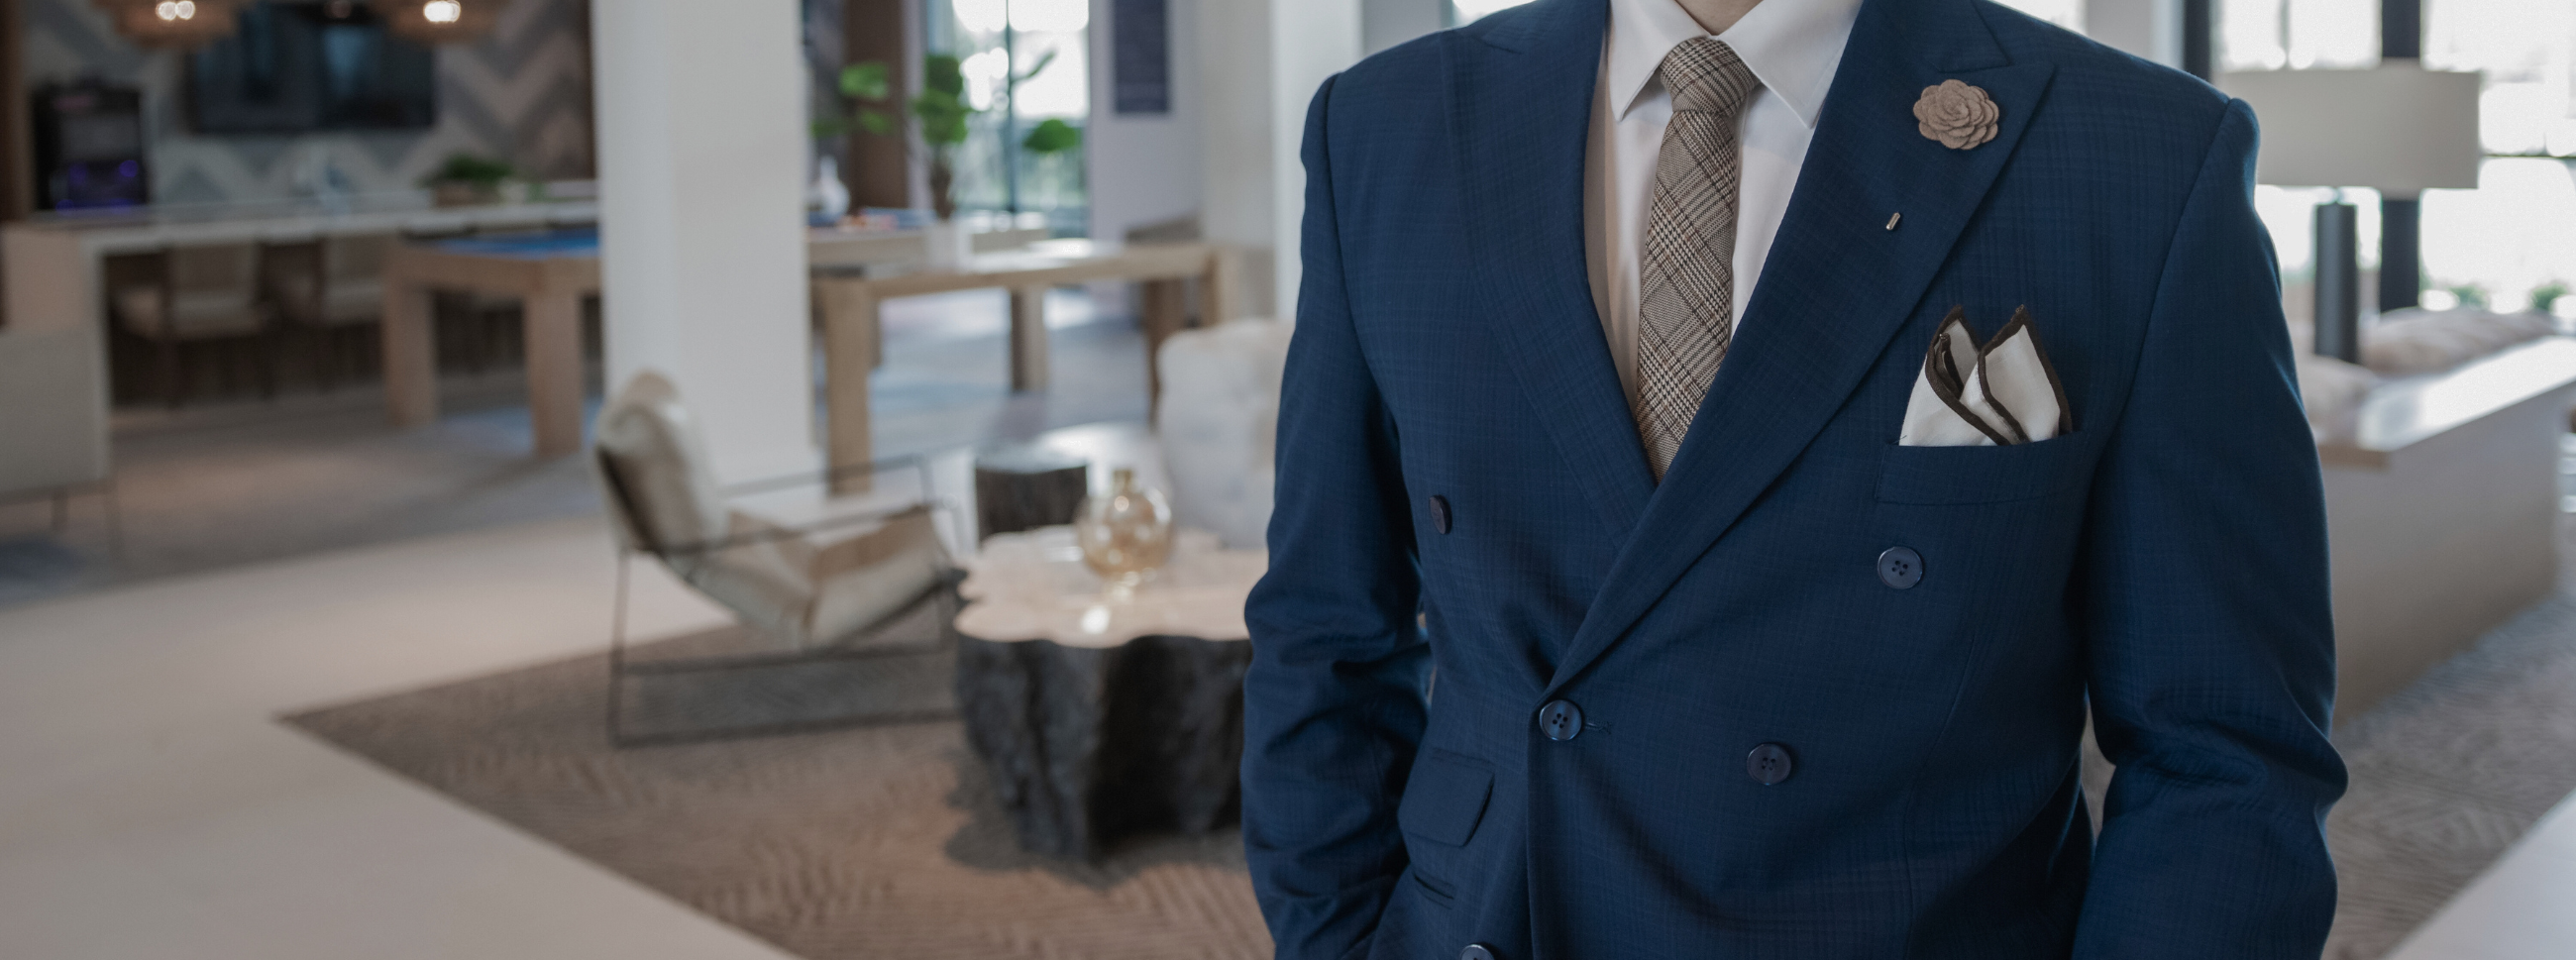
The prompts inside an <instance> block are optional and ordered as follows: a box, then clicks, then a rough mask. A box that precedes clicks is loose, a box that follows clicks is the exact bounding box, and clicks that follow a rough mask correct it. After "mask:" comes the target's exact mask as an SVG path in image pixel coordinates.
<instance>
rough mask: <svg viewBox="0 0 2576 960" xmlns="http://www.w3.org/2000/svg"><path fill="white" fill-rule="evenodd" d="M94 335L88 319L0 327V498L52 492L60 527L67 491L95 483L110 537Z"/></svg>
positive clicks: (103, 409) (111, 495)
mask: <svg viewBox="0 0 2576 960" xmlns="http://www.w3.org/2000/svg"><path fill="white" fill-rule="evenodd" d="M99 339H100V334H99V331H98V330H97V329H96V328H93V327H74V328H71V329H64V330H24V329H19V328H16V327H0V500H17V499H27V498H33V497H40V496H50V497H52V498H53V501H54V530H55V532H56V533H58V534H59V533H61V532H62V531H63V530H64V529H65V528H66V526H67V525H68V524H69V522H70V499H71V495H72V494H73V493H74V492H77V491H79V490H82V489H84V488H96V489H98V490H100V491H101V492H102V493H103V494H104V495H105V497H106V504H107V510H108V524H109V526H108V532H109V535H110V537H111V538H115V537H117V535H118V530H117V528H116V489H115V487H114V486H113V485H111V484H109V482H108V432H107V386H106V383H107V375H106V363H105V360H104V359H103V357H102V353H103V351H102V350H101V344H100V342H99Z"/></svg>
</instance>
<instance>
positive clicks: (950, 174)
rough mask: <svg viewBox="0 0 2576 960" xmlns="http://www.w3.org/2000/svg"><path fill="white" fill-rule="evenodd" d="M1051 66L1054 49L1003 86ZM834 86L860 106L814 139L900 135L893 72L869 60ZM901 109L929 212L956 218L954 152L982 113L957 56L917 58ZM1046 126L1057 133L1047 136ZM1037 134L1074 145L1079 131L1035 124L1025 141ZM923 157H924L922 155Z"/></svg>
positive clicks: (829, 122) (827, 120)
mask: <svg viewBox="0 0 2576 960" xmlns="http://www.w3.org/2000/svg"><path fill="white" fill-rule="evenodd" d="M1054 62H1055V53H1054V51H1048V53H1047V55H1046V56H1044V57H1040V58H1039V59H1038V62H1037V64H1036V65H1034V66H1031V67H1030V68H1029V70H1028V72H1027V73H1022V74H1019V75H1016V76H1011V77H1006V78H1004V80H1005V81H1006V84H1007V88H1008V89H1016V88H1017V87H1018V86H1019V85H1020V84H1022V83H1026V82H1028V81H1029V80H1030V79H1032V78H1034V77H1036V76H1037V75H1038V72H1039V71H1041V70H1045V69H1046V68H1047V66H1048V65H1049V64H1052V63H1054ZM839 86H840V92H841V95H842V96H844V97H847V98H849V99H851V100H854V101H857V102H858V103H859V104H860V106H859V107H858V109H856V110H854V111H852V112H851V113H850V114H848V115H847V116H825V117H821V118H818V119H816V120H815V121H814V124H813V135H814V136H815V137H816V138H817V139H822V138H827V137H843V136H849V135H850V134H852V133H866V134H869V135H872V136H880V137H900V136H903V135H904V131H903V129H902V125H901V123H900V122H899V121H898V120H897V119H896V117H897V114H896V112H895V110H896V107H897V105H896V104H895V103H894V99H895V95H894V76H893V70H892V69H891V68H889V67H887V66H886V64H885V63H883V62H881V61H876V60H869V61H864V62H860V63H853V64H850V65H849V66H846V67H842V68H841V76H840V84H839ZM901 108H902V110H903V112H905V113H909V114H910V115H911V117H912V122H913V128H914V130H915V132H917V133H918V134H919V135H920V140H919V143H918V144H916V145H914V146H913V147H912V150H913V152H914V154H915V156H917V157H920V158H921V159H922V160H923V161H924V162H925V163H926V164H927V165H928V166H929V168H930V169H929V179H930V204H931V212H932V213H935V214H937V215H938V216H939V219H941V220H947V219H950V218H952V217H954V216H956V214H957V199H956V190H955V188H956V184H957V165H956V153H957V148H958V147H959V146H962V145H964V144H965V142H966V136H967V133H968V127H967V121H968V120H969V119H971V118H973V117H974V116H975V115H976V114H979V113H982V112H984V111H982V110H978V109H976V108H975V107H974V106H973V105H972V104H970V103H969V102H968V101H967V97H966V75H965V71H964V70H963V69H962V65H961V63H960V61H959V60H958V59H957V57H956V56H954V55H952V54H945V53H934V54H930V55H928V56H925V57H923V58H921V92H920V93H916V94H914V95H913V96H912V99H911V100H909V101H906V102H904V103H903V104H901ZM1050 124H1052V125H1054V126H1055V127H1057V128H1060V129H1059V130H1057V131H1052V132H1050V131H1049V130H1048V126H1049V125H1050ZM1041 133H1044V134H1045V135H1046V138H1047V139H1045V141H1044V142H1046V143H1048V144H1050V145H1054V144H1058V143H1059V142H1060V141H1061V140H1062V139H1063V138H1064V137H1065V136H1066V135H1070V136H1071V138H1072V140H1071V142H1072V143H1074V144H1079V143H1081V141H1082V131H1080V130H1076V129H1074V128H1073V127H1072V126H1071V125H1070V124H1066V123H1065V122H1064V121H1061V120H1049V121H1047V122H1046V123H1041V124H1039V125H1038V128H1037V129H1036V130H1032V131H1030V133H1029V137H1030V139H1031V140H1032V141H1034V140H1037V139H1038V138H1039V135H1040V134H1041ZM1023 146H1029V148H1030V149H1031V150H1034V151H1036V152H1038V153H1041V154H1045V153H1050V152H1053V151H1055V150H1062V149H1066V147H1065V146H1050V147H1049V148H1048V149H1044V150H1040V149H1038V148H1037V147H1035V146H1030V145H1029V144H1028V143H1023ZM925 153H926V154H927V156H922V155H923V154H925Z"/></svg>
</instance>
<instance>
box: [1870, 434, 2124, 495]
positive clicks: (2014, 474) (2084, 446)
mask: <svg viewBox="0 0 2576 960" xmlns="http://www.w3.org/2000/svg"><path fill="white" fill-rule="evenodd" d="M2095 453H2096V451H2095V449H2094V444H2093V442H2092V437H2090V436H2088V435H2086V434H2085V433H2083V432H2082V431H2078V432H2075V433H2070V434H2067V435H2065V436H2062V437H2057V438H2055V439H2050V440H2042V441H2039V442H2037V443H2019V444H2013V445H2010V446H2000V447H1907V446H1899V445H1896V444H1889V445H1887V447H1886V449H1885V450H1884V451H1883V452H1882V453H1881V454H1880V456H1879V470H1878V502H1880V503H1898V504H1976V503H2009V502H2012V501H2015V500H2036V499H2039V498H2041V497H2048V496H2054V495H2056V494H2060V493H2064V492H2066V491H2069V490H2073V489H2075V488H2077V487H2080V486H2083V485H2084V484H2085V483H2086V482H2087V481H2089V480H2091V479H2092V477H2093V461H2094V455H2095Z"/></svg>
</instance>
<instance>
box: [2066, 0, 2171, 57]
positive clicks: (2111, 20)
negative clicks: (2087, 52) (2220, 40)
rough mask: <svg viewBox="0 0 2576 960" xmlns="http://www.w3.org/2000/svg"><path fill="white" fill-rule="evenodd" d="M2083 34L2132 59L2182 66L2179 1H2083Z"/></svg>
mask: <svg viewBox="0 0 2576 960" xmlns="http://www.w3.org/2000/svg"><path fill="white" fill-rule="evenodd" d="M2084 33H2085V35H2086V36H2089V37H2092V38H2093V39H2095V40H2099V41H2101V42H2103V43H2105V44H2108V45H2110V46H2112V47H2114V48H2117V49H2119V50H2121V51H2123V52H2125V53H2128V54H2131V55H2133V56H2138V57H2143V58H2145V59H2148V60H2153V61H2155V62H2157V63H2161V64H2164V65H2165V66H2168V67H2180V66H2182V3H2181V2H2180V0H2084Z"/></svg>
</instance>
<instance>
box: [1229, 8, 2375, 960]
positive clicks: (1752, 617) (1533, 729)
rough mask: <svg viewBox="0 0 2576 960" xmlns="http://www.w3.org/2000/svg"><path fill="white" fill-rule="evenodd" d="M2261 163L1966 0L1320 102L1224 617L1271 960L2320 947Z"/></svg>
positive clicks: (2316, 828)
mask: <svg viewBox="0 0 2576 960" xmlns="http://www.w3.org/2000/svg"><path fill="white" fill-rule="evenodd" d="M2254 151H2255V125H2254V118H2253V116H2252V115H2251V113H2250V112H2249V111H2248V110H2247V109H2246V107H2245V105H2244V104H2242V103H2238V102H2232V101H2230V100H2229V99H2227V98H2226V97H2224V96H2222V95H2220V94H2218V93H2216V92H2215V91H2213V90H2212V89H2210V88H2209V87H2208V86H2206V85H2203V84H2201V83H2199V82H2198V81H2195V80H2192V79H2191V78H2189V77H2186V76H2183V75H2181V74H2178V73H2175V72H2173V71H2170V70H2166V69H2163V68H2160V67H2157V66H2154V65H2151V64H2148V63H2145V62H2142V61H2139V60H2137V59H2134V58H2131V57H2127V56H2124V55H2121V54H2119V53H2116V52H2112V51H2110V50H2107V49H2105V48H2103V47H2101V46H2098V45H2096V44H2093V43H2091V42H2088V41H2086V40H2084V39H2083V38H2081V37H2078V36H2075V35H2073V34H2070V33H2067V32H2065V31H2062V30H2059V29H2056V28H2054V27H2051V26H2048V25H2046V24H2043V23H2040V22H2038V21H2035V20H2031V19H2029V18H2027V17H2024V16H2022V15H2020V14H2017V13H2014V12H2012V11H2009V10H2007V9H2005V8H2003V7H2000V6H1997V5H1995V4H1993V3H1991V2H1987V0H1760V2H1758V3H1755V2H1751V0H1537V2H1534V3H1530V4H1528V5H1525V6H1522V7H1517V8H1514V9H1511V10H1507V11H1505V12H1502V13H1499V14H1496V15H1493V16H1490V17H1487V18H1485V19H1483V20H1480V21H1478V22H1476V23H1475V24H1473V25H1470V26H1468V27H1465V28H1461V29H1457V30H1451V31H1445V32H1442V33H1438V34H1434V35H1432V36H1429V37H1426V38H1423V39H1420V40H1417V41H1414V42H1412V43H1409V44H1406V45H1404V46H1401V47H1398V48H1396V49H1393V50H1390V51H1387V52H1386V53H1383V54H1380V55H1378V56H1375V57H1372V58H1370V59H1368V60H1367V61H1365V62H1363V63H1361V64H1359V65H1358V66H1356V67H1353V68H1352V69H1350V70H1349V71H1347V72H1345V73H1343V74H1341V75H1339V76H1337V77H1335V78H1333V79H1332V80H1330V81H1328V82H1326V83H1325V84H1324V87H1323V89H1322V90H1321V91H1320V92H1318V93H1317V94H1316V96H1315V99H1314V105H1313V107H1312V109H1311V112H1310V114H1309V117H1308V120H1307V126H1306V133H1305V148H1304V159H1305V166H1306V171H1307V180H1306V184H1307V186H1306V189H1307V205H1306V219H1305V237H1304V244H1303V262H1304V278H1303V281H1302V283H1303V285H1302V287H1301V289H1300V293H1299V298H1298V316H1297V330H1296V335H1295V340H1294V346H1293V347H1292V349H1291V351H1290V356H1289V361H1288V370H1287V379H1286V386H1285V391H1284V397H1283V403H1282V409H1281V416H1280V424H1279V460H1278V478H1279V479H1278V492H1277V507H1276V512H1275V514H1274V517H1273V520H1272V523H1271V527H1270V533H1269V546H1270V556H1271V572H1270V575H1269V577H1267V578H1266V579H1264V580H1263V581H1262V583H1261V585H1260V587H1259V588H1258V589H1257V590H1256V591H1255V592H1254V594H1253V596H1252V600H1251V602H1250V604H1249V605H1248V607H1247V611H1246V613H1247V618H1248V620H1249V622H1250V624H1251V627H1252V637H1253V651H1254V657H1253V664H1252V667H1251V671H1250V673H1249V675H1248V676H1247V677H1246V679H1245V726H1246V731H1245V733H1246V744H1245V755H1244V762H1243V782H1244V839H1245V844H1246V847H1247V851H1248V854H1249V858H1250V864H1251V871H1252V878H1253V882H1254V885H1255V888H1256V890H1257V891H1258V893H1259V895H1260V898H1261V903H1262V908H1263V910H1264V913H1265V914H1266V916H1267V918H1268V920H1269V924H1270V927H1271V931H1272V934H1273V936H1274V938H1275V939H1276V942H1277V945H1278V955H1279V956H1281V957H1283V958H1300V960H1347V958H1372V957H1373V958H1406V960H1414V958H1441V960H1446V958H1449V957H1458V958H1461V960H1494V958H1500V960H1567V958H1587V960H1589V958H1615V960H1642V958H1673V957H1681V958H1688V957H1711V958H1717V957H1723V958H1797V960H1810V958H1828V957H1831V958H1845V957H1848V958H1895V957H1907V958H1917V960H1928V958H1960V960H2015V958H2058V957H2080V958H2086V960H2109V958H2130V957H2135V958H2158V960H2174V958H2193V960H2200V958H2219V957H2227V958H2302V960H2313V958H2315V957H2316V956H2317V954H2318V951H2319V948H2320V944H2321V943H2322V941H2323V939H2324V935H2325V931H2326V928H2327V925H2328V922H2329V920H2330V918H2331V916H2332V913H2333V909H2334V901H2335V884H2334V873H2333V867H2332V865H2331V863H2330V862H2329V861H2328V858H2327V853H2326V846H2325V841H2324V836H2323V829H2322V823H2323V819H2324V816H2325V813H2326V810H2327V807H2328V806H2329V805H2330V804H2331V803H2332V802H2333V801H2334V800H2335V798H2336V797H2337V796H2339V795H2340V794H2341V792H2342V790H2343V785H2344V771H2343V768H2342V765H2341V763H2340V761H2339V760H2338V759H2337V758H2336V756H2335V753H2334V750H2333V749H2332V747H2331V746H2329V745H2328V743H2327V729H2328V725H2329V713H2330V709H2331V702H2332V688H2333V635H2332V626H2331V622H2330V616H2329V613H2328V603H2327V585H2326V569H2325V524H2324V511H2323V507H2322V500H2321V494H2320V490H2319V480H2318V471H2317V461H2316V454H2315V450H2314V447H2313V445H2312V442H2311V439H2310V436H2309V434H2308V430H2307V426H2306V423H2305V421H2304V419H2303V417H2302V416H2301V413H2300V409H2299V404H2298V396H2297V390H2296V385H2295V381H2294V379H2293V376H2292V374H2291V372H2290V371H2291V363H2290V360H2291V357H2290V346H2289V342H2288V337H2287V334H2286V332H2285V330H2284V327H2283V324H2282V319H2281V313H2280V308H2279V289H2278V280H2277V277H2276V275H2275V268H2274V264H2273V259H2272V254H2271V249H2270V247H2269V246H2268V243H2267V240H2266V238H2265V235H2264V231H2263V227H2262V225H2261V224H2260V223H2259V222H2258V221H2257V220H2256V218H2255V215H2254V212H2253V209H2252V206H2251V202H2250V193H2251V174H2252V163H2253V157H2254ZM1953 316H1957V317H1960V318H1962V319H1964V321H1965V323H1966V324H1967V326H1968V327H1969V328H1971V329H1973V330H1975V331H1978V332H1980V333H1993V332H1995V331H1997V329H1998V328H1999V327H2004V326H2005V320H2006V318H2010V317H2016V316H2018V317H2021V318H2023V319H2021V320H2018V321H2016V322H2015V323H2014V324H2013V325H2012V328H2011V329H2014V330H2018V331H2019V332H2020V333H2024V334H2028V335H2030V336H2027V337H2024V338H2023V339H2024V340H2027V341H2030V344H2029V346H2028V347H2027V348H2026V349H2025V352H2026V353H2027V354H2028V355H2029V356H2030V357H2033V358H2039V354H2038V352H2037V349H2036V344H2037V343H2044V344H2045V355H2044V358H2039V359H2036V361H2035V362H2036V363H2037V364H2038V365H2039V366H2038V367H2034V366H2028V365H2027V364H2026V365H2025V366H2024V367H2022V368H2019V369H2021V370H2022V371H2023V372H2022V373H2018V374H2016V373H2014V371H2013V369H2006V368H2007V367H2010V366H2011V365H2010V364H2008V363H2005V362H2004V361H2002V360H1999V359H1996V358H1997V357H1999V356H2000V354H1999V353H1994V352H1991V350H1992V349H1993V344H1992V343H1990V344H1988V345H1987V347H1986V348H1983V349H1987V350H1989V351H1990V352H1987V353H1985V354H1984V359H1980V354H1979V352H1978V351H1979V349H1980V348H1977V347H1976V346H1975V345H1974V344H1973V343H1969V342H1968V341H1964V340H1963V341H1961V342H1963V343H1968V345H1967V346H1966V347H1963V348H1962V349H1963V350H1964V352H1961V353H1958V354H1955V355H1953V354H1950V353H1946V352H1945V350H1947V349H1948V348H1942V349H1933V346H1932V345H1933V344H1934V342H1935V336H1936V330H1939V329H1944V324H1943V322H1944V320H1945V319H1948V318H1951V317H1953ZM1945 336H1946V335H1945ZM2032 338H2035V340H2033V339H2032ZM2003 340H2004V337H2002V336H1996V337H1995V338H1994V342H1995V343H2001V342H2003ZM1944 342H1948V341H1946V340H1945V341H1944ZM1960 359H1964V365H1962V364H1959V363H1953V362H1952V361H1953V360H1960ZM1990 362H1991V363H1992V365H1993V367H1992V369H1989V363H1990ZM2039 367H2046V368H2047V370H2046V372H2045V373H2044V375H2043V374H2033V373H2030V372H2029V371H2031V370H2036V369H2039ZM1963 376H1964V388H1963V386H1962V377H1963ZM1980 377H1982V378H1983V380H1982V381H1981V380H1980ZM2014 377H2018V378H2019V379H2018V382H2014V383H2008V382H2006V381H2007V380H2011V379H2013V378H2014ZM1981 384H1982V385H1981ZM2015 391H2022V392H2021V393H2016V392H2015ZM2052 393H2053V395H2054V403H2053V404H2051V403H2050V402H2049V401H2050V396H2051V394H2052ZM1926 397H1931V398H1932V399H1930V400H1928V401H1927V400H1926V399H1925V398H1926ZM2016 397H2020V398H2021V399H2015V398H2016ZM2032 398H2036V399H2032ZM2034 403H2036V404H2040V405H2041V406H2042V407H2044V408H2045V409H2046V410H2047V411H2048V413H2046V414H2045V415H2043V416H2038V417H2035V416H2034V415H2033V414H2032V413H2031V410H2032V409H2034V408H2033V407H2032V406H2030V404H2034ZM1927 404H1930V405H1927ZM1942 404H1946V405H1947V406H1946V407H1943V406H1938V405H1942ZM2016 414H2018V416H2016ZM1954 415H1955V416H1956V417H1958V418H1962V419H1957V420H1952V421H1950V422H1951V423H1952V424H1953V425H1954V426H1955V425H1960V424H1964V423H1966V422H1968V421H1970V420H1976V421H1977V422H1978V423H1979V424H1980V425H1979V426H1978V427H1977V429H1976V430H1974V431H1961V430H1953V431H1951V435H1953V436H1955V437H1965V438H1967V439H1966V441H1965V442H1970V443H1975V444H1977V445H1956V446H1954V445H1930V444H1926V443H1923V442H1920V440H1921V438H1922V437H1924V436H1934V435H1938V434H1939V431H1937V430H1924V429H1918V425H1919V424H1921V423H1928V422H1929V421H1928V420H1919V419H1918V417H1924V416H1933V417H1949V416H1954ZM1980 417H1982V418H1983V419H1982V420H1980V419H1978V418H1980ZM2008 421H2011V422H2009V423H2008ZM2019 421H2030V422H2019ZM1900 440H1902V441H1903V442H1900ZM2088 714H2089V716H2090V717H2091V719H2092V721H2093V725H2094V729H2095V732H2096V736H2097V739H2098V741H2099V743H2100V745H2101V747H2102V749H2103V752H2104V753H2105V754H2106V755H2107V756H2108V757H2109V758H2110V759H2111V760H2112V761H2113V762H2114V763H2116V764H2117V766H2118V773H2117V775H2116V777H2115V779H2114V780H2113V782H2112V784H2111V787H2110V792H2109V795H2108V798H2107V800H2106V801H2105V802H2104V803H2103V805H2102V809H2101V810H2099V811H2098V814H2099V818H2100V824H2101V829H2100V834H2099V838H2098V840H2097V839H2096V837H2095V834H2094V830H2093V823H2094V816H2093V814H2094V813H2096V811H2089V810H2088V809H2087V806H2086V803H2085V801H2084V799H2083V795H2082V792H2081V790H2080V789H2079V786H2078V744H2079V742H2080V739H2081V737H2082V733H2083V730H2084V728H2085V723H2086V719H2087V716H2088Z"/></svg>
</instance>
